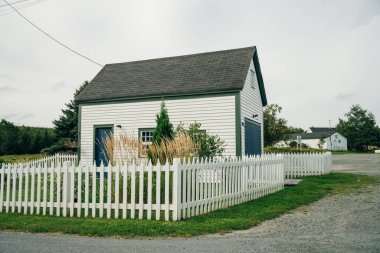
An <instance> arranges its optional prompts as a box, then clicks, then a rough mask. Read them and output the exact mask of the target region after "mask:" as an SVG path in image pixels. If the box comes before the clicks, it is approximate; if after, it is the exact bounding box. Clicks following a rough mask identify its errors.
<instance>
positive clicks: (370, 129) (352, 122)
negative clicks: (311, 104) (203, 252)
mask: <svg viewBox="0 0 380 253" xmlns="http://www.w3.org/2000/svg"><path fill="white" fill-rule="evenodd" d="M281 111H282V107H281V106H279V105H277V104H271V105H268V106H267V107H266V108H265V109H264V143H265V146H273V145H274V144H276V143H278V142H280V141H288V140H289V139H290V138H291V135H292V134H295V133H303V132H304V130H303V129H302V128H296V127H291V126H288V125H287V120H286V119H284V118H281V117H280V113H281ZM336 129H337V131H338V132H339V133H341V134H342V135H344V136H345V137H346V138H347V146H348V149H349V150H352V151H359V152H365V151H370V150H373V149H376V148H378V147H379V146H380V128H379V126H378V125H377V124H376V119H375V116H374V115H373V114H372V113H371V112H369V111H368V110H366V109H364V108H362V107H361V106H360V105H352V106H351V108H350V110H349V112H347V113H346V114H344V117H343V118H339V123H338V124H337V126H336Z"/></svg>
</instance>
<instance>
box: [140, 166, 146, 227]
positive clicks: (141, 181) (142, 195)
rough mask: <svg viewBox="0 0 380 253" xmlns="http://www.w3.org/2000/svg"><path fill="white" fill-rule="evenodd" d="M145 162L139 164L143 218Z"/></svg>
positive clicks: (142, 212) (141, 215)
mask: <svg viewBox="0 0 380 253" xmlns="http://www.w3.org/2000/svg"><path fill="white" fill-rule="evenodd" d="M144 167H145V166H144V164H143V163H142V164H140V166H139V181H140V182H139V219H140V220H142V218H143V214H144Z"/></svg>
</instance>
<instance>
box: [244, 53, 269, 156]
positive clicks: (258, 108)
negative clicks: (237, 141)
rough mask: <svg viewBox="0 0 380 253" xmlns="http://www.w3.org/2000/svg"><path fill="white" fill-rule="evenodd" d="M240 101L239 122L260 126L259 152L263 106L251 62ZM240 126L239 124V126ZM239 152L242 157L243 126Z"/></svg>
mask: <svg viewBox="0 0 380 253" xmlns="http://www.w3.org/2000/svg"><path fill="white" fill-rule="evenodd" d="M251 70H253V71H254V75H253V76H252V75H251V74H250V72H251ZM252 78H253V80H252ZM252 81H253V83H254V88H252V87H251V82H252ZM240 101H241V122H244V118H247V119H250V120H253V121H254V122H256V123H259V124H260V125H261V150H262V151H263V150H264V123H263V105H262V101H261V96H260V89H259V84H258V81H257V76H256V71H255V67H254V63H253V60H251V65H250V67H249V71H248V73H247V78H246V80H245V84H244V88H243V89H242V91H241V92H240ZM253 114H257V115H258V117H256V118H253V117H252V115H253ZM240 125H241V124H240ZM241 136H242V137H241V147H242V148H241V150H242V155H245V132H244V126H241Z"/></svg>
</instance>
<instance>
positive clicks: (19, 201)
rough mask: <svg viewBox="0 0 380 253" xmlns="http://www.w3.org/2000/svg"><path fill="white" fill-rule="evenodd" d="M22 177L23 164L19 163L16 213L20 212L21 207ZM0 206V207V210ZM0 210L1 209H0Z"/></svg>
mask: <svg viewBox="0 0 380 253" xmlns="http://www.w3.org/2000/svg"><path fill="white" fill-rule="evenodd" d="M23 178H24V175H23V166H22V165H20V167H19V171H18V180H19V181H18V208H17V211H18V213H21V209H22V190H23V182H22V181H23ZM1 209H2V208H1V207H0V210H1ZM0 212H1V211H0Z"/></svg>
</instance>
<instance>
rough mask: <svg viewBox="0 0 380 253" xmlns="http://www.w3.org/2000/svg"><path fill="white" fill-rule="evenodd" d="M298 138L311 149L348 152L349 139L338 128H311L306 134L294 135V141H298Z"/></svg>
mask: <svg viewBox="0 0 380 253" xmlns="http://www.w3.org/2000/svg"><path fill="white" fill-rule="evenodd" d="M297 138H298V139H301V142H302V143H304V144H306V145H307V146H309V147H311V148H322V149H327V150H347V138H346V137H345V136H343V135H342V134H341V133H339V132H337V131H336V128H328V127H310V128H309V130H308V131H307V132H306V133H301V134H293V135H292V140H295V141H296V140H297ZM321 140H322V142H321Z"/></svg>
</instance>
